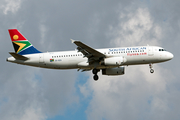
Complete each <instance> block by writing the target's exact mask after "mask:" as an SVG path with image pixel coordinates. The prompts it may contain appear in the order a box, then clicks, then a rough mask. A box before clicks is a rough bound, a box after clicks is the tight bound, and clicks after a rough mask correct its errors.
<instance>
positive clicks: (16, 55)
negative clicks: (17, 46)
mask: <svg viewBox="0 0 180 120" xmlns="http://www.w3.org/2000/svg"><path fill="white" fill-rule="evenodd" d="M9 54H11V55H12V56H13V57H14V58H15V59H17V60H28V59H29V58H27V57H24V56H22V55H20V54H17V53H13V52H9Z"/></svg>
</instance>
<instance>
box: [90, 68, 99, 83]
mask: <svg viewBox="0 0 180 120" xmlns="http://www.w3.org/2000/svg"><path fill="white" fill-rule="evenodd" d="M99 71H100V70H99V69H96V68H94V69H93V70H92V73H93V74H94V77H93V78H94V80H95V81H97V80H98V79H99V77H98V75H97V73H98V72H99Z"/></svg>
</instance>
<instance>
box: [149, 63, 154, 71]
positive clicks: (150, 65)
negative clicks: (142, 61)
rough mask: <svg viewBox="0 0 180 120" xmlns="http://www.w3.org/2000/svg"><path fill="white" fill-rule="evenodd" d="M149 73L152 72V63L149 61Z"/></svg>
mask: <svg viewBox="0 0 180 120" xmlns="http://www.w3.org/2000/svg"><path fill="white" fill-rule="evenodd" d="M149 68H150V73H154V69H153V65H152V63H149Z"/></svg>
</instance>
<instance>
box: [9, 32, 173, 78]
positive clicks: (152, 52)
mask: <svg viewBox="0 0 180 120" xmlns="http://www.w3.org/2000/svg"><path fill="white" fill-rule="evenodd" d="M9 34H10V38H11V41H12V44H13V46H14V50H15V52H9V54H11V56H12V57H9V58H7V61H8V62H12V63H17V64H22V65H28V66H34V67H41V68H49V69H77V70H78V71H79V70H81V71H89V70H92V73H93V74H94V77H93V78H94V80H98V79H99V77H98V75H97V74H98V72H99V71H100V70H101V71H102V75H123V74H125V67H124V66H128V65H139V64H149V67H150V73H154V70H153V66H152V65H153V64H154V63H160V62H165V61H168V60H171V59H172V58H173V54H172V53H170V52H168V51H166V50H165V49H164V48H162V47H158V46H149V45H147V46H135V47H118V48H106V49H94V48H92V47H90V46H88V45H86V44H84V43H82V42H81V41H76V40H72V39H71V41H72V43H74V44H75V45H76V46H77V49H76V50H74V51H60V52H46V53H43V52H40V51H39V50H37V49H36V48H35V47H34V46H33V45H32V44H31V43H30V42H29V41H28V40H27V39H26V38H25V37H24V36H23V35H22V34H21V33H20V32H19V31H18V30H17V29H9Z"/></svg>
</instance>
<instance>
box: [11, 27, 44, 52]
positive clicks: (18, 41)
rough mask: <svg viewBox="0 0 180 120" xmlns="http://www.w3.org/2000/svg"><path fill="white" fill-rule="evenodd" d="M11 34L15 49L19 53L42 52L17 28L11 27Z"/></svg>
mask: <svg viewBox="0 0 180 120" xmlns="http://www.w3.org/2000/svg"><path fill="white" fill-rule="evenodd" d="M8 31H9V35H10V38H11V41H12V44H13V46H14V50H15V52H16V53H17V54H20V55H25V54H35V53H41V52H40V51H38V50H37V49H36V48H35V47H33V45H32V44H31V43H30V42H29V41H28V40H27V39H26V38H25V37H24V36H23V35H22V34H21V33H20V32H19V31H18V30H17V29H9V30H8Z"/></svg>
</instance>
